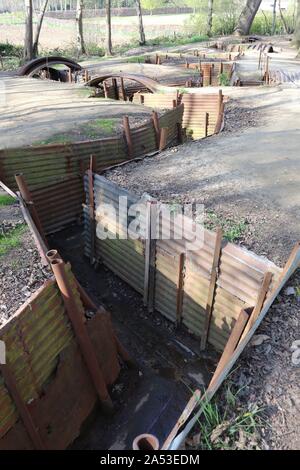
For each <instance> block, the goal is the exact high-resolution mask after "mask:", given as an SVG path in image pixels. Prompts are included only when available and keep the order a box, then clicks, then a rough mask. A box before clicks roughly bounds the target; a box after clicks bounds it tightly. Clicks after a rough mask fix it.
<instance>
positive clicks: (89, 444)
mask: <svg viewBox="0 0 300 470" xmlns="http://www.w3.org/2000/svg"><path fill="white" fill-rule="evenodd" d="M49 244H50V246H51V247H52V248H56V249H57V250H58V251H59V253H60V254H61V256H62V257H63V259H64V260H65V261H69V262H70V263H71V266H72V271H73V273H74V274H75V276H76V278H77V279H78V280H79V282H80V283H81V285H82V286H83V287H84V288H85V290H86V291H87V292H88V294H89V295H90V297H91V298H92V300H93V301H94V302H95V303H96V304H97V305H99V304H102V305H103V306H104V307H106V308H107V310H108V311H109V312H110V313H111V317H112V322H113V325H114V328H115V330H116V333H117V335H118V337H119V339H120V341H121V342H122V344H123V345H124V346H125V347H126V349H127V350H128V352H129V354H130V356H131V358H132V359H133V360H134V361H135V362H136V367H135V368H128V367H126V366H123V368H122V369H121V373H120V376H119V378H118V380H117V382H116V383H115V384H114V385H113V387H112V390H111V396H112V399H113V402H114V406H115V411H114V414H113V416H111V417H106V416H104V415H103V413H101V411H100V409H99V407H96V408H95V410H94V412H93V413H92V415H91V416H90V417H88V418H87V420H86V422H85V423H83V425H82V430H81V434H80V436H79V437H78V438H77V439H76V440H75V441H74V443H73V444H72V445H71V448H72V449H104V448H105V449H119V450H122V449H130V448H132V442H133V440H134V438H135V437H136V436H137V435H139V434H143V433H150V434H154V435H155V436H157V438H158V439H159V441H160V443H162V442H164V440H165V439H166V438H167V436H168V434H169V432H170V429H172V427H173V426H174V425H175V423H176V421H177V420H178V417H179V416H180V414H181V412H182V410H183V409H184V408H185V406H186V403H187V401H188V399H189V397H190V395H191V393H192V392H193V391H194V390H195V389H199V390H201V392H204V390H205V389H206V388H207V386H208V384H209V382H210V380H211V378H212V375H213V372H214V370H215V368H216V365H217V362H218V359H219V356H220V354H219V353H218V352H217V351H215V350H214V348H213V347H212V346H208V347H207V349H206V350H205V351H203V352H202V353H199V352H198V351H199V345H200V342H199V339H196V338H194V337H193V336H191V335H190V334H189V333H188V332H187V330H186V329H185V328H184V327H180V328H175V326H174V325H173V324H172V323H171V322H169V321H168V320H167V319H165V318H164V317H162V315H160V314H159V313H157V312H154V313H153V314H150V315H149V313H148V311H147V309H146V308H145V307H144V306H143V302H142V299H141V297H140V295H138V294H137V293H136V292H135V291H134V290H133V289H132V288H131V287H130V286H128V285H127V284H126V283H124V282H123V281H122V280H121V279H120V278H118V277H117V276H116V275H114V274H113V273H112V272H111V271H109V270H108V269H107V268H106V267H104V266H103V265H100V266H99V267H98V268H97V270H96V271H95V269H94V268H93V267H92V266H91V265H90V263H89V260H88V259H87V258H85V257H83V256H81V255H80V254H79V253H82V252H83V232H82V228H81V227H79V226H71V227H69V228H67V229H65V230H63V231H61V232H57V233H56V234H53V235H51V236H50V237H49Z"/></svg>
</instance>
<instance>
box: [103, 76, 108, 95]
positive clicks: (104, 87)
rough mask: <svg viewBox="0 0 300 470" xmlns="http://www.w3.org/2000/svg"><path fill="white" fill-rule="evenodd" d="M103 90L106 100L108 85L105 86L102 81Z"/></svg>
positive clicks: (105, 83)
mask: <svg viewBox="0 0 300 470" xmlns="http://www.w3.org/2000/svg"><path fill="white" fill-rule="evenodd" d="M103 89H104V96H105V98H108V85H107V82H106V80H104V82H103Z"/></svg>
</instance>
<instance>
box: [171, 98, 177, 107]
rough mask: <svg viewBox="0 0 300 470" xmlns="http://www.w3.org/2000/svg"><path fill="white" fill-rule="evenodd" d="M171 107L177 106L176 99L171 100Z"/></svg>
mask: <svg viewBox="0 0 300 470" xmlns="http://www.w3.org/2000/svg"><path fill="white" fill-rule="evenodd" d="M172 104H173V108H177V100H172Z"/></svg>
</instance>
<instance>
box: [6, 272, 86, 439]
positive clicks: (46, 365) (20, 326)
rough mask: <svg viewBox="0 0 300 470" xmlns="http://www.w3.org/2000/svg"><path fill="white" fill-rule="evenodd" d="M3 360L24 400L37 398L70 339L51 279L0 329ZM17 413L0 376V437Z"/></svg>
mask: <svg viewBox="0 0 300 470" xmlns="http://www.w3.org/2000/svg"><path fill="white" fill-rule="evenodd" d="M67 273H68V278H69V281H70V282H71V287H72V290H73V293H74V296H75V299H76V303H77V305H78V306H79V308H80V311H81V312H82V313H83V311H84V310H83V306H82V303H81V300H80V297H79V294H78V291H77V289H76V284H75V279H74V276H73V274H72V272H71V270H70V266H68V265H67ZM0 338H1V340H2V341H4V342H5V346H6V354H7V363H8V364H9V366H10V369H11V372H12V374H13V376H14V378H15V380H16V383H17V387H18V390H19V393H20V394H21V396H22V398H23V399H24V401H25V403H28V402H29V401H31V400H32V399H35V398H37V397H38V396H40V395H41V393H42V391H43V386H44V384H45V383H46V382H47V380H49V378H50V377H51V374H52V373H53V372H54V370H55V368H56V365H57V359H58V357H59V354H60V353H61V352H62V350H63V349H64V348H65V347H66V346H68V345H69V344H70V342H71V341H74V335H73V330H72V327H71V324H70V322H69V320H68V317H67V314H66V312H65V308H64V304H63V300H62V297H61V294H60V292H59V290H58V287H57V286H56V283H55V281H54V280H53V281H51V280H50V281H47V282H46V283H45V284H44V286H43V287H41V288H40V289H39V290H38V291H37V292H36V293H35V294H34V295H33V296H32V297H31V298H30V299H29V300H28V301H27V302H26V304H24V305H23V306H22V307H21V308H20V309H19V310H18V312H16V314H15V315H14V316H13V317H11V318H10V320H8V322H7V323H6V324H5V325H3V327H2V328H1V329H0ZM17 419H18V413H17V411H16V408H15V405H14V403H13V401H12V399H11V398H10V395H9V393H8V391H7V389H6V387H5V385H4V383H3V379H2V377H1V375H0V437H1V436H3V435H4V434H5V433H6V432H7V431H8V430H9V429H10V428H11V427H12V426H13V425H14V424H15V422H16V421H17Z"/></svg>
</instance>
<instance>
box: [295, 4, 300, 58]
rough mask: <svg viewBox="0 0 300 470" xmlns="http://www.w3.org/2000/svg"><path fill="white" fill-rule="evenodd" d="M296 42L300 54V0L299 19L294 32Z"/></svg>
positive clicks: (298, 5)
mask: <svg viewBox="0 0 300 470" xmlns="http://www.w3.org/2000/svg"><path fill="white" fill-rule="evenodd" d="M294 42H295V45H296V47H297V48H298V50H299V53H300V0H297V17H296V25H295V32H294ZM299 53H298V55H299Z"/></svg>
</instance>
